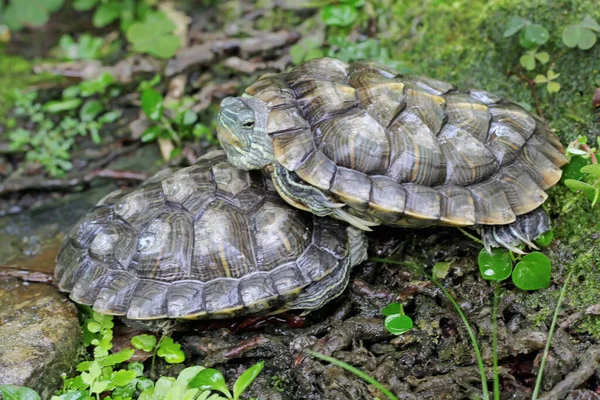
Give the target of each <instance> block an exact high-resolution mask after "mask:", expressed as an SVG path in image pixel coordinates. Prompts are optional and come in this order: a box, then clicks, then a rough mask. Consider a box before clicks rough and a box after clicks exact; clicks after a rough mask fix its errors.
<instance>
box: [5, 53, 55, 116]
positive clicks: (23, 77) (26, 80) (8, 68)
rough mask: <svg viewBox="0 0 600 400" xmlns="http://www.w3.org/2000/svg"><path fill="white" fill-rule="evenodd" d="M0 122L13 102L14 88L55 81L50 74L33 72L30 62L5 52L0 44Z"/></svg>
mask: <svg viewBox="0 0 600 400" xmlns="http://www.w3.org/2000/svg"><path fill="white" fill-rule="evenodd" d="M0 71H2V72H1V73H0V124H2V123H4V121H5V118H6V115H7V112H8V110H9V109H10V107H11V105H12V102H13V93H14V90H15V89H25V88H27V87H29V86H31V85H35V84H39V83H42V82H48V81H56V80H58V78H57V77H56V76H53V75H50V74H39V75H38V74H34V72H33V71H32V64H31V62H29V61H27V60H25V59H24V58H22V57H18V56H13V55H10V54H8V53H7V51H6V48H5V47H4V46H2V45H0Z"/></svg>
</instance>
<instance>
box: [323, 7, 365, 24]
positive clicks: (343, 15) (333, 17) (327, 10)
mask: <svg viewBox="0 0 600 400" xmlns="http://www.w3.org/2000/svg"><path fill="white" fill-rule="evenodd" d="M321 18H322V19H323V22H325V23H326V24H327V25H332V26H350V25H352V24H353V23H354V21H356V19H357V18H358V11H356V8H354V7H352V6H351V5H349V4H338V5H335V4H330V5H328V6H325V7H323V10H322V11H321Z"/></svg>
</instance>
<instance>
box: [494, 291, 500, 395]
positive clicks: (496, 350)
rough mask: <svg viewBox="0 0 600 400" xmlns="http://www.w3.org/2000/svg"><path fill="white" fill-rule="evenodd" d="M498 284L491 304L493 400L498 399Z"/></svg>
mask: <svg viewBox="0 0 600 400" xmlns="http://www.w3.org/2000/svg"><path fill="white" fill-rule="evenodd" d="M499 291H500V284H499V283H498V282H495V284H494V302H493V305H492V357H493V359H492V360H493V368H494V400H500V376H499V375H498V300H499V299H498V297H499Z"/></svg>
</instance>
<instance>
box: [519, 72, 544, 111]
mask: <svg viewBox="0 0 600 400" xmlns="http://www.w3.org/2000/svg"><path fill="white" fill-rule="evenodd" d="M521 79H522V80H524V81H525V82H527V85H528V86H529V89H530V90H531V95H532V96H533V101H535V109H536V110H537V113H538V115H539V116H540V118H541V119H542V120H543V121H545V119H544V114H542V108H541V106H540V100H539V99H538V96H537V92H536V91H535V81H533V80H531V79H528V78H527V77H526V76H525V75H524V74H521Z"/></svg>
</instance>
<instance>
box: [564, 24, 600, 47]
mask: <svg viewBox="0 0 600 400" xmlns="http://www.w3.org/2000/svg"><path fill="white" fill-rule="evenodd" d="M594 32H600V25H598V22H596V20H595V19H593V18H592V17H590V16H586V17H585V18H584V19H583V20H582V21H581V22H580V23H578V24H573V25H569V26H567V27H566V28H565V29H564V30H563V33H562V40H563V43H564V44H565V45H566V46H567V47H579V48H580V49H581V50H589V49H591V48H592V47H593V46H594V44H596V40H597V37H596V34H595V33H594Z"/></svg>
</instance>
